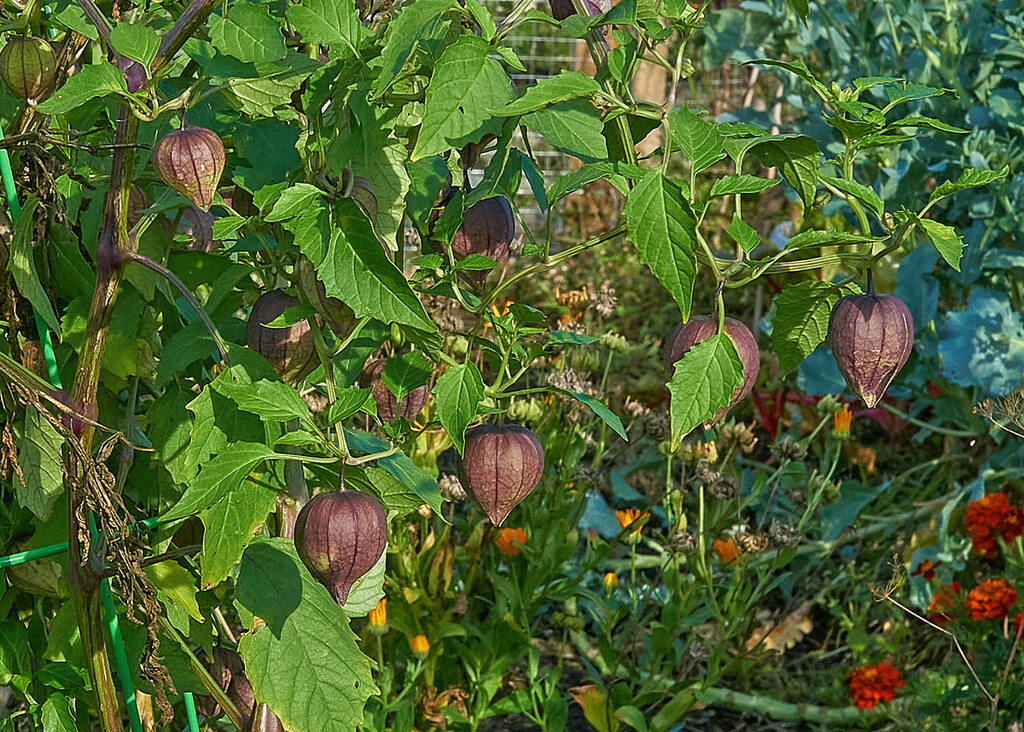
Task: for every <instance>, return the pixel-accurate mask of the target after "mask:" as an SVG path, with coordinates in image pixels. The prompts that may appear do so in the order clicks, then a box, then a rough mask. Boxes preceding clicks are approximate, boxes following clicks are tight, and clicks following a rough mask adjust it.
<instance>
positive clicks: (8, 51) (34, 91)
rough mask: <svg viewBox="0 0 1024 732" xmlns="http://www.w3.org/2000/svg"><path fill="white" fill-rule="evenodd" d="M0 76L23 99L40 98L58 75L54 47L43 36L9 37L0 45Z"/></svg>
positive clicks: (49, 91) (41, 98)
mask: <svg viewBox="0 0 1024 732" xmlns="http://www.w3.org/2000/svg"><path fill="white" fill-rule="evenodd" d="M0 77H3V80H4V83H6V84H7V86H9V87H10V88H11V91H13V92H14V93H15V94H17V95H18V96H19V97H21V98H22V99H31V100H33V101H36V102H41V101H42V100H44V99H46V97H48V96H50V94H52V93H53V84H54V81H55V80H56V78H57V58H56V56H55V55H54V53H53V47H52V46H50V44H49V43H48V42H47V41H45V40H44V39H42V38H25V37H22V36H14V37H9V39H8V41H7V45H5V46H4V47H3V48H2V49H0Z"/></svg>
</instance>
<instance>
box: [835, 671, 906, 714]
mask: <svg viewBox="0 0 1024 732" xmlns="http://www.w3.org/2000/svg"><path fill="white" fill-rule="evenodd" d="M846 685H847V686H849V687H850V696H852V697H853V701H854V703H855V704H856V705H857V706H858V707H859V708H861V709H874V707H875V705H876V704H878V702H880V701H892V700H893V699H895V698H896V690H897V689H902V688H903V686H904V681H903V675H902V674H901V673H900V672H899V669H897V668H896V667H895V666H893V665H892V664H890V663H885V662H884V661H883V662H882V663H876V664H874V665H873V666H872V665H870V664H864V665H863V666H858V667H857V668H855V669H854V670H853V671H852V672H851V673H850V675H849V676H847V677H846Z"/></svg>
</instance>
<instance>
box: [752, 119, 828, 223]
mask: <svg viewBox="0 0 1024 732" xmlns="http://www.w3.org/2000/svg"><path fill="white" fill-rule="evenodd" d="M751 150H752V151H753V153H754V155H756V156H757V157H758V159H759V160H760V161H761V162H762V163H764V164H765V165H767V166H769V167H776V168H778V169H779V172H780V173H782V177H783V178H785V179H786V181H787V182H788V183H789V184H790V185H791V186H793V188H794V189H795V190H796V192H797V193H798V194H800V198H801V199H802V200H803V202H804V204H805V205H806V206H810V205H811V204H812V203H814V193H815V191H816V190H817V187H818V161H819V159H820V158H821V152H820V151H819V150H818V143H817V142H815V141H814V138H812V137H807V136H806V135H794V136H792V137H779V138H775V139H772V140H765V141H764V142H759V143H758V144H756V145H754V146H753V147H752V148H751Z"/></svg>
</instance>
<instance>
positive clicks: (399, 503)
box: [345, 468, 423, 519]
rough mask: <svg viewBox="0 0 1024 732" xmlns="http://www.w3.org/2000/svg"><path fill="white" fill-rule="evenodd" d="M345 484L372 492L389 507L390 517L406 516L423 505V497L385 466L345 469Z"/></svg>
mask: <svg viewBox="0 0 1024 732" xmlns="http://www.w3.org/2000/svg"><path fill="white" fill-rule="evenodd" d="M345 485H346V486H348V487H351V488H355V489H356V490H361V491H365V492H367V493H372V494H374V495H375V496H377V498H379V499H380V502H381V503H382V504H384V508H385V509H387V512H388V518H389V519H390V518H405V517H406V516H408V515H409V514H410V513H412V512H413V511H415V510H416V509H418V508H419V507H420V506H422V505H423V499H422V498H420V497H419V495H417V494H416V493H415V491H413V490H412V489H410V488H409V487H408V486H407V485H406V484H405V483H403V482H402V481H400V480H399V479H398V478H396V477H395V476H393V475H392V474H391V473H389V472H388V471H387V470H385V469H384V468H366V470H364V471H357V470H353V469H351V468H350V469H348V470H346V471H345Z"/></svg>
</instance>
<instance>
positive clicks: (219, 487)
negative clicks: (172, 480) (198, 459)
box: [163, 442, 275, 521]
mask: <svg viewBox="0 0 1024 732" xmlns="http://www.w3.org/2000/svg"><path fill="white" fill-rule="evenodd" d="M274 456H275V453H274V451H273V450H271V449H270V448H268V447H267V446H266V445H263V444H260V443H258V442H233V443H231V444H229V445H228V446H227V447H225V448H224V449H223V450H221V451H220V452H219V453H218V454H216V455H214V456H213V458H211V459H210V460H209V461H208V462H205V463H203V464H202V468H201V470H200V471H199V475H198V476H197V477H196V479H195V480H194V481H193V482H192V483H191V484H190V485H189V486H188V488H186V489H185V493H184V495H182V497H181V498H180V499H179V500H178V502H177V503H176V504H174V506H173V507H172V508H171V509H170V510H169V511H167V512H166V513H164V515H163V518H164V519H165V520H168V521H169V520H172V519H179V518H185V517H186V516H191V515H192V514H194V513H198V512H199V511H202V510H203V509H205V508H207V507H209V506H212V505H213V504H214V503H216V502H217V501H219V500H220V499H221V497H222V496H224V495H225V494H226V493H227V492H228V491H231V490H235V489H236V488H238V486H239V485H240V484H241V483H242V481H243V480H245V478H246V476H248V475H249V473H251V472H252V471H253V470H255V469H256V467H257V466H259V465H260V463H262V462H263V461H264V460H267V459H268V458H273V457H274Z"/></svg>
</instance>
